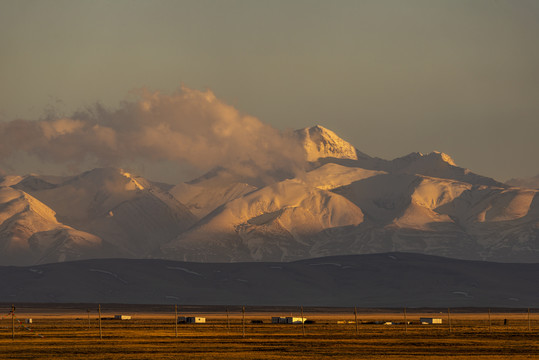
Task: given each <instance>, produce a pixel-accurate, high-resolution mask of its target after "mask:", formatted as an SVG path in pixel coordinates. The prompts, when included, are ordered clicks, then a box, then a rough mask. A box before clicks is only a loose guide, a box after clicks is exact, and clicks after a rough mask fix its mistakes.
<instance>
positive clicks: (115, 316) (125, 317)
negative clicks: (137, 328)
mask: <svg viewBox="0 0 539 360" xmlns="http://www.w3.org/2000/svg"><path fill="white" fill-rule="evenodd" d="M114 319H115V320H131V315H114Z"/></svg>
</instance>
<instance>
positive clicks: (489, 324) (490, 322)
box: [488, 308, 492, 332]
mask: <svg viewBox="0 0 539 360" xmlns="http://www.w3.org/2000/svg"><path fill="white" fill-rule="evenodd" d="M488 332H492V321H491V320H490V308H489V309H488Z"/></svg>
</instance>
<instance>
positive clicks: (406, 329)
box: [404, 308, 408, 334]
mask: <svg viewBox="0 0 539 360" xmlns="http://www.w3.org/2000/svg"><path fill="white" fill-rule="evenodd" d="M404 332H405V333H407V334H408V320H407V319H406V308H404Z"/></svg>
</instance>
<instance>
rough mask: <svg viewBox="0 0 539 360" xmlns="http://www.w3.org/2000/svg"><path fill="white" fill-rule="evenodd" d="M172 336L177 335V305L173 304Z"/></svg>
mask: <svg viewBox="0 0 539 360" xmlns="http://www.w3.org/2000/svg"><path fill="white" fill-rule="evenodd" d="M174 336H175V337H178V305H174Z"/></svg>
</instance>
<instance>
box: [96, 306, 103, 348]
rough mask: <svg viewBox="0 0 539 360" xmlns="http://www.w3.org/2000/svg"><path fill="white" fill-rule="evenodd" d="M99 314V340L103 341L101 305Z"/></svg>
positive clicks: (98, 309)
mask: <svg viewBox="0 0 539 360" xmlns="http://www.w3.org/2000/svg"><path fill="white" fill-rule="evenodd" d="M97 312H98V313H99V338H100V339H101V340H103V330H102V329H101V304H99V305H98V307H97Z"/></svg>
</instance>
